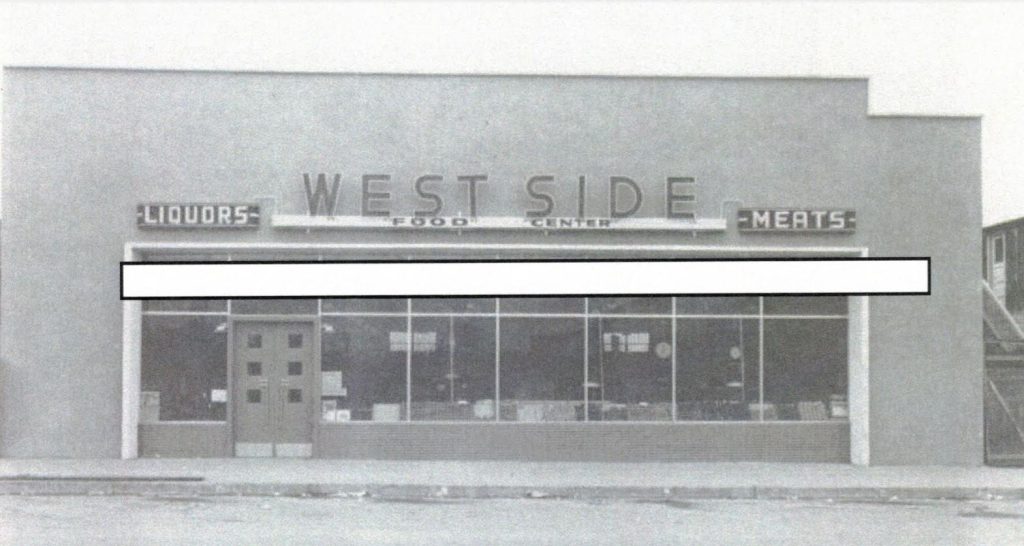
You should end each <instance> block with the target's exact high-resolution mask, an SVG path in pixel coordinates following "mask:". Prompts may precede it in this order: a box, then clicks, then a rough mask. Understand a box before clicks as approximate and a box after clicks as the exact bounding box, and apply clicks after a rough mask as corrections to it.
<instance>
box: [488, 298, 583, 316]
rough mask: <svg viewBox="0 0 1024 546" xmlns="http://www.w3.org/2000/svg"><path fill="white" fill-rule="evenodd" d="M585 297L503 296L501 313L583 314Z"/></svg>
mask: <svg viewBox="0 0 1024 546" xmlns="http://www.w3.org/2000/svg"><path fill="white" fill-rule="evenodd" d="M583 311H584V298H501V313H502V314H506V313H522V314H556V315H557V314H582V313H583Z"/></svg>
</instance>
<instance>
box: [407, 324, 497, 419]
mask: <svg viewBox="0 0 1024 546" xmlns="http://www.w3.org/2000/svg"><path fill="white" fill-rule="evenodd" d="M494 322H495V321H494V319H493V318H489V317H453V316H452V317H417V318H414V319H413V321H412V328H413V344H414V347H413V353H412V406H411V414H412V420H413V421H481V420H482V421H493V420H494V419H495V415H494V411H495V410H494V358H495V353H494V345H495V336H494V326H495V325H494ZM402 337H403V338H405V336H402ZM402 350H403V351H404V350H405V349H404V348H403V349H402Z"/></svg>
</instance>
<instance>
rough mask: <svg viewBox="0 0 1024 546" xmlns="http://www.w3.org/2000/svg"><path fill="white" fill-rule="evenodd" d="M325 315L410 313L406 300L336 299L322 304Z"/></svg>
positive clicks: (324, 301)
mask: <svg viewBox="0 0 1024 546" xmlns="http://www.w3.org/2000/svg"><path fill="white" fill-rule="evenodd" d="M321 305H322V307H323V312H324V313H400V314H403V315H404V314H405V313H406V311H408V300H406V299H405V298H336V299H325V300H323V303H322V304H321Z"/></svg>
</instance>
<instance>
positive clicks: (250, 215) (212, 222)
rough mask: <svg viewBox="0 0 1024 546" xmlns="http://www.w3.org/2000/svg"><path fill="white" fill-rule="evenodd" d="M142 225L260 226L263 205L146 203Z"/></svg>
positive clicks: (140, 209)
mask: <svg viewBox="0 0 1024 546" xmlns="http://www.w3.org/2000/svg"><path fill="white" fill-rule="evenodd" d="M135 216H136V223H137V225H138V227H140V228H178V229H182V228H184V229H206V228H236V229H237V228H258V227H259V225H260V206H259V205H257V204H254V203H142V204H140V205H139V206H138V208H137V210H136V213H135Z"/></svg>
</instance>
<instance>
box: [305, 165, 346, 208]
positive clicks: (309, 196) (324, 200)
mask: <svg viewBox="0 0 1024 546" xmlns="http://www.w3.org/2000/svg"><path fill="white" fill-rule="evenodd" d="M302 181H303V183H304V184H305V186H306V202H307V203H309V215H310V216H317V215H320V216H325V215H326V216H334V207H335V206H337V204H338V187H339V186H341V175H340V174H336V175H334V183H333V184H331V189H330V191H328V190H327V175H326V174H323V173H320V174H318V175H317V176H316V190H315V191H314V190H313V187H312V184H311V183H310V176H309V174H305V173H304V174H303V175H302ZM321 206H322V207H323V210H324V212H323V213H321V212H320V208H321Z"/></svg>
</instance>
